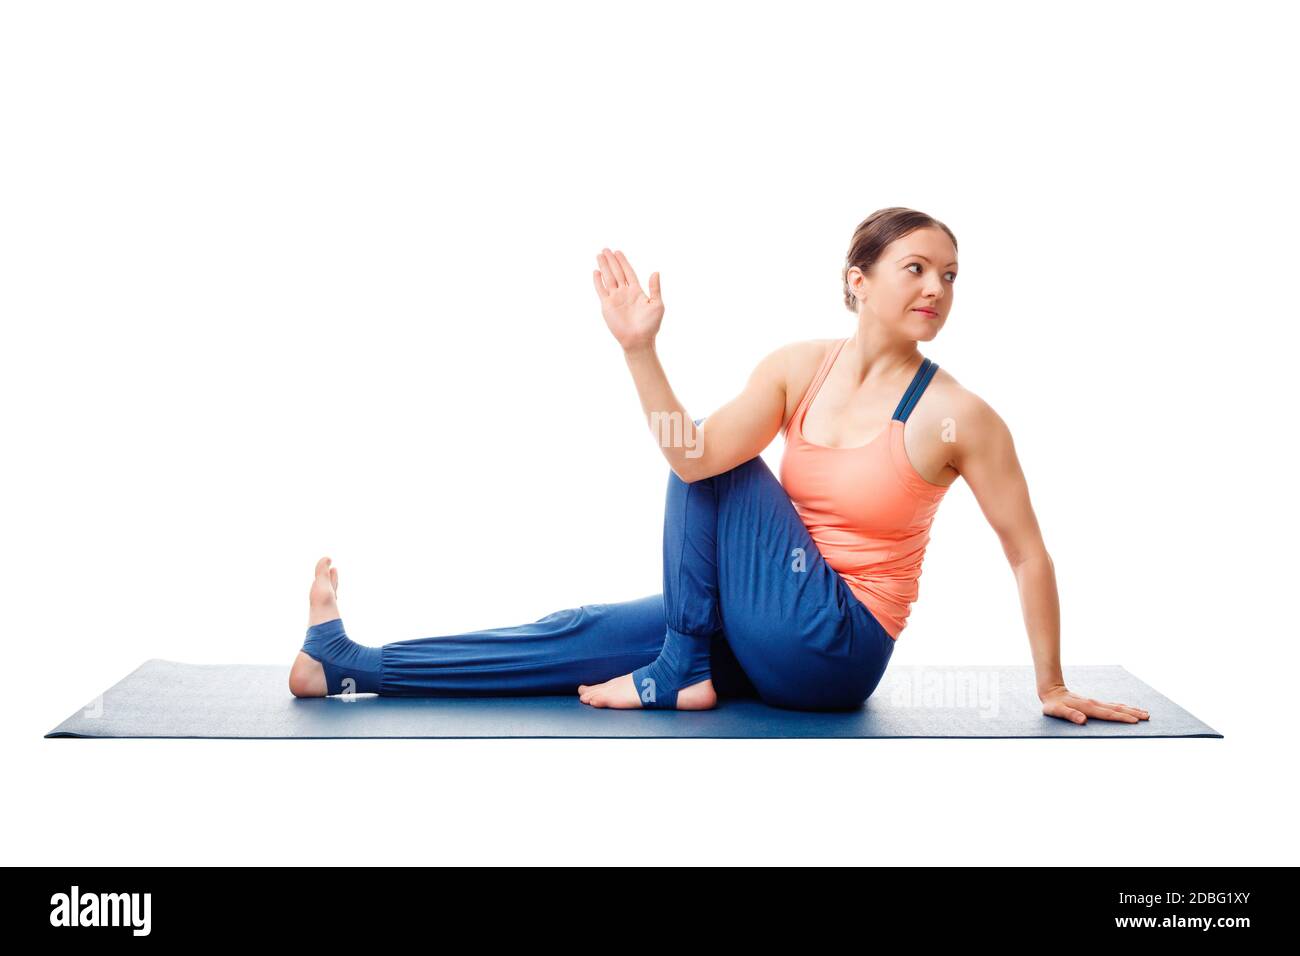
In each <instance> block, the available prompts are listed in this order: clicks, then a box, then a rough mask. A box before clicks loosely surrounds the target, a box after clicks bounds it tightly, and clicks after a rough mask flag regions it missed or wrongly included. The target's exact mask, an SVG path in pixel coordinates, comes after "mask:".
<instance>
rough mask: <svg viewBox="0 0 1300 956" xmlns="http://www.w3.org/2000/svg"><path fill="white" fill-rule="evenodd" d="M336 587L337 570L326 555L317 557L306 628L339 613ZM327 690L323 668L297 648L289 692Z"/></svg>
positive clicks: (306, 694) (313, 693) (313, 694)
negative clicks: (331, 565)
mask: <svg viewBox="0 0 1300 956" xmlns="http://www.w3.org/2000/svg"><path fill="white" fill-rule="evenodd" d="M338 587H339V573H338V571H337V570H336V569H334V568H332V567H330V559H329V558H321V559H320V560H319V561H317V562H316V577H315V578H314V579H313V580H312V583H311V593H310V594H308V596H307V602H308V612H307V626H308V627H313V626H315V625H317V624H324V623H325V622H326V621H332V620H334V619H335V618H336V617H338V616H339V605H338ZM327 690H328V688H327V686H326V684H325V668H324V667H322V666H321V663H320V661H318V660H315V659H314V658H312V657H309V656H308V655H307V654H305V653H303V652H302V651H299V652H298V656H297V657H296V658H294V662H293V667H291V668H290V669H289V692H290V693H292V694H293V695H294V696H295V697H324V696H325V693H326V691H327Z"/></svg>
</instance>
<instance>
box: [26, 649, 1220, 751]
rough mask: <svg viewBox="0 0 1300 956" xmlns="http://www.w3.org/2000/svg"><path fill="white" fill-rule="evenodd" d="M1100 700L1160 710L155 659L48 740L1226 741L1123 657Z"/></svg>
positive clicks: (960, 681) (929, 670)
mask: <svg viewBox="0 0 1300 956" xmlns="http://www.w3.org/2000/svg"><path fill="white" fill-rule="evenodd" d="M1063 670H1064V674H1065V680H1066V683H1067V684H1068V685H1069V686H1070V687H1072V688H1077V689H1078V691H1079V692H1080V693H1086V694H1087V695H1088V696H1089V697H1094V698H1096V699H1097V700H1111V701H1119V702H1121V703H1125V704H1130V705H1132V706H1135V707H1141V708H1144V709H1145V710H1148V711H1150V714H1151V719H1150V720H1144V721H1140V722H1139V723H1136V724H1128V723H1119V722H1115V721H1108V720H1097V719H1095V718H1089V720H1088V722H1087V723H1086V724H1082V725H1080V724H1073V723H1070V722H1069V721H1066V720H1062V719H1060V718H1057V717H1046V716H1044V715H1043V713H1042V705H1041V704H1040V703H1039V701H1038V696H1037V694H1036V693H1035V691H1034V673H1033V668H1032V667H1030V666H1028V665H1021V666H1006V667H999V666H994V665H972V666H951V667H934V666H926V665H896V666H894V667H891V668H890V669H889V670H888V671H887V672H886V673H885V677H884V679H883V680H882V681H881V682H880V686H879V687H878V688H877V689H876V692H875V693H874V694H873V695H872V696H871V699H870V700H868V701H867V702H866V704H864V705H863V706H862V707H861V708H859V709H857V710H853V711H840V712H835V713H809V712H805V711H794V710H781V709H779V708H776V707H769V706H768V705H766V704H763V703H762V702H760V701H758V700H755V699H723V700H721V701H720V702H719V704H718V706H717V707H716V708H715V709H713V710H708V711H662V710H649V711H647V710H607V709H599V708H594V707H588V706H587V705H585V704H583V703H582V702H581V701H579V700H578V697H577V694H576V693H575V694H573V695H572V696H564V697H460V698H446V697H443V698H435V697H379V696H376V695H374V694H358V695H355V696H353V697H351V698H346V697H320V698H297V697H294V696H293V695H292V694H290V693H289V687H288V679H289V669H288V668H287V667H280V666H275V665H251V664H236V665H226V664H185V663H180V662H177V661H167V660H160V659H154V660H149V661H145V663H143V664H141V665H140V666H139V667H138V668H136V669H135V670H134V671H132V672H131V673H130V674H128V675H127V676H126V677H124V678H123V679H122V680H120V681H118V682H117V683H116V684H114V685H113V686H112V687H110V688H109V689H108V690H106V691H105V692H104V693H103V694H101V695H100V696H99V697H97V698H95V700H93V701H91V702H90V703H89V704H87V705H86V706H85V707H83V708H81V709H80V710H78V711H77V712H76V713H74V714H73V715H72V716H70V717H69V718H68V719H67V720H65V721H63V723H61V724H59V725H58V726H57V727H55V728H54V729H53V730H51V731H50V732H49V733H48V734H46V735H45V736H46V737H221V738H230V737H248V738H295V737H303V738H338V737H1220V738H1221V737H1222V736H1223V735H1222V734H1220V733H1217V732H1216V731H1214V730H1213V729H1211V728H1210V727H1208V726H1206V725H1205V724H1203V723H1202V722H1201V721H1199V720H1197V719H1196V718H1195V717H1193V716H1192V715H1191V714H1189V713H1188V712H1187V711H1186V710H1184V709H1183V708H1181V707H1179V706H1178V705H1177V704H1175V703H1174V702H1173V701H1171V700H1169V699H1168V698H1167V697H1164V696H1162V695H1161V694H1159V693H1157V692H1156V691H1154V690H1152V689H1151V688H1150V687H1149V686H1147V685H1146V684H1144V683H1143V682H1142V681H1140V680H1138V679H1137V678H1136V677H1134V676H1133V675H1132V674H1130V673H1129V672H1128V671H1126V670H1125V669H1124V668H1123V667H1119V666H1115V665H1105V666H1102V665H1076V666H1073V667H1069V666H1067V667H1065V668H1063Z"/></svg>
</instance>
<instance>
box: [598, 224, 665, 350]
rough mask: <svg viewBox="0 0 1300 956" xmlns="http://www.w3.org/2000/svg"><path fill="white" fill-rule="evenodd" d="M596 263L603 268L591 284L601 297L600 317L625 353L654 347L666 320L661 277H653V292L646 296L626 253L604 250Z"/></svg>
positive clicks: (651, 284) (653, 275)
mask: <svg viewBox="0 0 1300 956" xmlns="http://www.w3.org/2000/svg"><path fill="white" fill-rule="evenodd" d="M596 262H597V263H598V264H599V265H600V268H599V269H598V270H593V271H592V273H591V281H592V282H593V283H595V285H596V294H597V295H599V296H600V314H601V315H603V316H604V317H605V324H606V325H608V326H609V331H610V332H611V333H613V336H614V338H616V339H618V344H619V345H621V346H623V351H625V352H630V351H633V350H635V349H639V348H647V347H649V346H651V345H653V344H654V340H655V336H656V335H658V334H659V323H660V322H661V321H663V317H664V300H663V299H662V298H660V296H659V273H657V272H653V273H651V274H650V291H649V293H646V292H643V291H641V283H640V282H639V281H638V280H637V277H636V273H635V272H633V271H632V264H631V263H630V262H628V261H627V256H625V255H623V253H621V252H610V250H609V249H602V250H601V251H600V253H599V254H598V255H597V256H596Z"/></svg>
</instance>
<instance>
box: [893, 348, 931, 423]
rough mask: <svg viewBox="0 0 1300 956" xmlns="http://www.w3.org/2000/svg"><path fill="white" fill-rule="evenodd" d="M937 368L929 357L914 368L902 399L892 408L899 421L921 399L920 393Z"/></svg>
mask: <svg viewBox="0 0 1300 956" xmlns="http://www.w3.org/2000/svg"><path fill="white" fill-rule="evenodd" d="M938 370H939V366H938V365H936V364H935V363H934V362H931V361H930V360H929V359H925V360H924V361H923V362H922V363H921V367H920V368H918V369H917V370H916V374H915V375H914V376H912V384H911V385H909V386H907V391H906V392H904V393H903V397H902V399H900V400H899V403H898V408H896V409H894V417H895V418H897V419H898V420H899V421H904V422H905V421H907V416H908V415H910V414H912V409H913V408H915V407H916V403H917V402H918V401H920V399H921V393H922V392H924V391H925V387H926V386H927V385H929V384H930V379H932V378H934V373H935V372H937V371H938Z"/></svg>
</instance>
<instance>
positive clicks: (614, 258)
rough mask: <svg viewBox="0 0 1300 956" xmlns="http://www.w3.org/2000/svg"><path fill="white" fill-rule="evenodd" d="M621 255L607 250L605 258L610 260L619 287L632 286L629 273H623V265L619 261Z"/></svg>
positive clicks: (610, 266) (611, 269)
mask: <svg viewBox="0 0 1300 956" xmlns="http://www.w3.org/2000/svg"><path fill="white" fill-rule="evenodd" d="M618 256H619V254H618V253H616V252H613V251H612V250H610V249H606V250H605V258H606V259H608V260H609V268H610V271H611V272H613V273H614V278H615V279H617V280H618V284H619V285H631V284H632V282H631V280H629V279H628V276H627V273H626V272H624V271H623V263H621V262H619V260H618Z"/></svg>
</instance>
